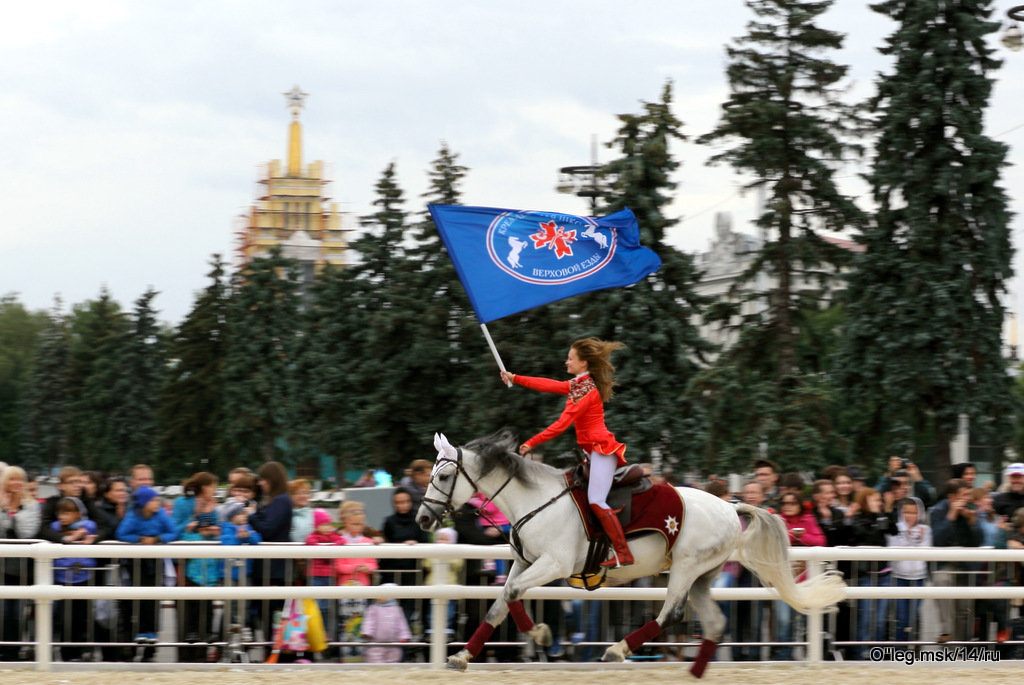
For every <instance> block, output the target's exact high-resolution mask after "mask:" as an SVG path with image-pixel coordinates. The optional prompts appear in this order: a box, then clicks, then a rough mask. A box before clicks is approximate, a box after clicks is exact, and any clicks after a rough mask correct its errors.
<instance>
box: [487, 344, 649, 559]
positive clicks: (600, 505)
mask: <svg viewBox="0 0 1024 685" xmlns="http://www.w3.org/2000/svg"><path fill="white" fill-rule="evenodd" d="M622 347H625V345H623V344H622V343H621V342H612V341H603V340H598V339H597V338H584V339H581V340H577V341H576V342H574V343H573V344H572V346H571V347H570V348H569V354H568V357H567V358H566V360H565V369H566V371H567V372H568V373H569V375H571V376H573V378H572V379H571V380H568V381H556V380H551V379H548V378H535V377H532V376H521V375H518V374H514V373H510V372H508V371H502V372H501V378H502V380H503V381H505V382H506V383H507V382H512V383H515V384H517V385H522V386H524V387H527V388H532V389H534V390H539V391H541V392H550V393H557V394H560V395H568V398H567V399H566V401H565V409H564V410H563V411H562V415H561V416H560V417H558V420H557V421H555V422H554V423H553V424H551V425H550V426H548V427H547V428H545V429H544V430H543V431H541V432H540V433H538V434H537V435H535V436H533V437H532V438H530V439H529V440H527V441H526V442H524V443H523V444H522V445H521V446H520V447H519V454H523V455H525V454H527V453H528V452H529V451H530V450H531V449H533V448H534V447H536V446H537V445H539V444H541V443H543V442H547V441H548V440H550V439H552V438H554V437H556V436H558V435H561V434H562V433H563V432H564V431H565V429H567V428H568V427H569V426H571V425H575V427H576V441H577V442H578V443H579V446H580V448H581V449H582V450H583V451H584V453H585V454H587V455H588V457H587V459H589V461H590V482H589V484H588V486H587V498H588V499H589V500H590V508H591V510H593V512H594V514H595V515H596V516H597V520H598V521H600V522H601V527H602V528H604V532H605V533H606V534H607V535H608V539H609V540H610V541H611V543H612V548H613V550H614V558H612V559H608V560H607V561H604V562H602V564H601V565H602V566H606V567H616V568H617V567H619V566H628V565H629V564H632V563H633V555H632V554H631V553H630V551H629V546H628V545H627V544H626V536H625V535H624V534H623V532H622V526H621V525H620V524H619V519H618V517H617V516H616V515H615V512H614V511H613V510H612V509H611V508H610V507H609V506H608V503H607V501H606V500H607V497H608V491H609V490H610V489H611V486H612V476H613V474H614V473H615V469H616V468H618V467H619V466H623V465H625V463H626V458H625V453H626V446H625V445H624V444H622V443H621V442H618V441H617V440H616V439H615V436H614V435H612V434H611V432H610V431H609V430H608V428H607V427H606V426H605V424H604V403H605V402H606V401H607V400H609V399H611V397H612V386H613V385H614V380H613V378H612V376H613V374H614V372H615V367H614V366H612V363H611V361H610V358H611V355H612V352H614V351H615V350H618V349H619V348H622Z"/></svg>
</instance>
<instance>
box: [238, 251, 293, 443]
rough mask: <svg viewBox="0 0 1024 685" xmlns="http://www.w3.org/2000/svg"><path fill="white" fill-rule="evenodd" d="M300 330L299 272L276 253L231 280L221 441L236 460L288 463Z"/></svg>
mask: <svg viewBox="0 0 1024 685" xmlns="http://www.w3.org/2000/svg"><path fill="white" fill-rule="evenodd" d="M298 324H299V282H298V269H297V268H296V264H295V261H294V260H292V259H287V258H285V257H283V256H282V255H281V250H280V249H279V248H276V247H275V248H273V249H272V250H271V251H270V254H268V255H267V256H265V257H258V258H255V259H253V260H251V261H250V262H249V263H248V264H246V265H244V266H243V267H242V268H241V269H239V270H238V271H236V272H235V273H234V274H233V276H232V284H231V302H230V305H229V307H228V350H227V354H226V356H225V361H224V375H225V391H224V398H225V400H224V415H225V439H226V440H227V441H228V444H229V445H231V447H232V449H233V450H234V455H235V459H236V460H237V459H238V458H239V457H240V458H242V459H243V460H245V461H248V462H258V461H260V460H263V461H266V460H270V459H281V460H284V461H285V462H287V463H291V461H292V459H291V457H290V455H289V454H288V453H287V450H286V447H287V445H286V435H287V432H288V425H289V422H290V420H291V418H292V414H293V407H292V405H291V401H292V393H291V391H292V389H293V387H294V386H293V383H292V381H291V374H292V373H293V371H294V363H295V354H296V341H297V339H298V334H299V329H298Z"/></svg>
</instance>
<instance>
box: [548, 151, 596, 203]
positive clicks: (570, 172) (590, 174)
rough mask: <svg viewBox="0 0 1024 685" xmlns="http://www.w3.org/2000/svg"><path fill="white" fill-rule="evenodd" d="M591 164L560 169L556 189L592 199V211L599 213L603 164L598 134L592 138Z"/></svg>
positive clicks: (566, 193)
mask: <svg viewBox="0 0 1024 685" xmlns="http://www.w3.org/2000/svg"><path fill="white" fill-rule="evenodd" d="M590 159H591V162H590V164H585V165H580V166H564V167H562V168H561V169H559V170H558V184H557V185H555V190H557V191H558V192H560V193H563V194H565V195H575V196H576V197H585V198H589V199H590V213H591V215H594V214H596V213H597V198H599V197H601V194H602V193H601V187H600V186H599V185H598V176H600V174H601V165H600V164H598V163H597V136H592V137H591V140H590Z"/></svg>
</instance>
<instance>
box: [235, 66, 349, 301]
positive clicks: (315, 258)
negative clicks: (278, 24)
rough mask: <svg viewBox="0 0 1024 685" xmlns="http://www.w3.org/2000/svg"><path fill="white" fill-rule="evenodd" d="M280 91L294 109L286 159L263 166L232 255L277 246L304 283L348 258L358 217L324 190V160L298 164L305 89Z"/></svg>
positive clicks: (242, 257)
mask: <svg viewBox="0 0 1024 685" xmlns="http://www.w3.org/2000/svg"><path fill="white" fill-rule="evenodd" d="M284 96H285V99H286V101H287V103H288V105H287V106H288V108H289V109H290V110H291V114H292V120H291V123H290V125H289V128H288V156H287V159H286V160H285V161H284V162H282V160H279V159H275V160H271V161H270V162H268V163H267V164H266V165H264V166H263V168H262V169H261V173H260V178H259V181H258V185H259V193H258V196H257V198H256V200H255V202H254V203H253V204H252V206H250V208H249V210H248V212H246V213H245V214H243V215H241V216H240V217H239V221H238V226H237V230H236V238H237V247H236V257H237V259H238V263H239V265H242V264H245V263H247V262H249V261H250V260H252V259H255V258H258V257H263V256H266V255H268V254H269V252H270V249H271V248H273V247H274V246H280V247H281V251H282V254H283V255H284V256H285V257H288V258H291V259H295V260H296V261H297V262H298V263H299V271H300V274H301V276H300V278H301V280H302V282H303V284H308V283H309V282H311V281H312V280H313V278H314V277H315V275H316V274H317V273H319V272H320V271H321V270H322V269H323V268H324V266H326V265H327V264H332V265H336V266H348V265H350V264H351V263H352V258H351V255H350V253H349V249H348V241H349V236H351V235H352V232H353V231H354V230H355V229H356V220H355V216H354V215H352V214H347V213H343V212H341V211H339V209H338V205H337V203H336V202H332V201H331V198H330V197H329V196H328V195H327V189H328V186H329V185H330V181H329V180H327V179H326V178H324V163H323V162H322V161H320V160H317V161H314V162H310V163H309V164H307V165H303V163H302V123H301V122H300V121H299V113H300V111H301V110H302V108H303V106H304V104H305V100H306V97H308V94H307V93H303V92H302V91H301V90H300V89H299V87H298V86H295V87H294V88H292V89H291V90H290V91H289V92H287V93H285V94H284Z"/></svg>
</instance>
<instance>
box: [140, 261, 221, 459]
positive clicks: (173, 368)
mask: <svg viewBox="0 0 1024 685" xmlns="http://www.w3.org/2000/svg"><path fill="white" fill-rule="evenodd" d="M207 277H208V278H209V280H210V282H209V285H207V286H206V288H205V289H203V291H202V292H201V293H200V294H199V295H198V297H196V300H195V303H194V305H193V306H192V310H191V311H190V312H189V313H188V314H187V315H186V316H185V319H184V320H183V321H182V322H181V324H180V325H179V326H178V328H177V329H176V331H175V332H174V335H173V336H172V338H171V340H170V341H169V344H168V347H169V349H168V357H169V358H170V359H171V360H172V361H171V363H170V364H169V368H168V371H167V377H166V382H165V383H164V385H163V387H162V388H161V390H160V405H159V412H158V413H159V419H160V421H159V425H160V433H159V438H158V441H157V442H158V453H159V455H160V461H161V463H164V464H167V465H168V466H167V469H166V470H167V471H171V470H172V468H173V469H174V471H175V473H173V474H172V473H170V472H168V473H166V474H165V475H166V476H167V477H169V478H171V477H177V476H182V477H187V476H188V475H190V473H188V472H187V471H188V469H187V468H186V466H185V462H194V463H195V464H197V465H199V466H200V467H201V468H202V469H204V470H207V471H210V472H212V473H224V472H226V471H227V470H228V469H229V468H230V467H232V466H234V465H235V464H234V463H233V462H232V458H233V456H234V455H233V454H232V452H231V451H230V450H228V449H227V444H226V442H225V440H224V436H223V430H224V361H225V355H226V351H227V307H228V291H227V284H226V282H225V266H224V262H223V260H222V259H221V256H220V255H213V257H212V259H211V260H210V272H209V273H208V274H207ZM179 471H180V472H179Z"/></svg>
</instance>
